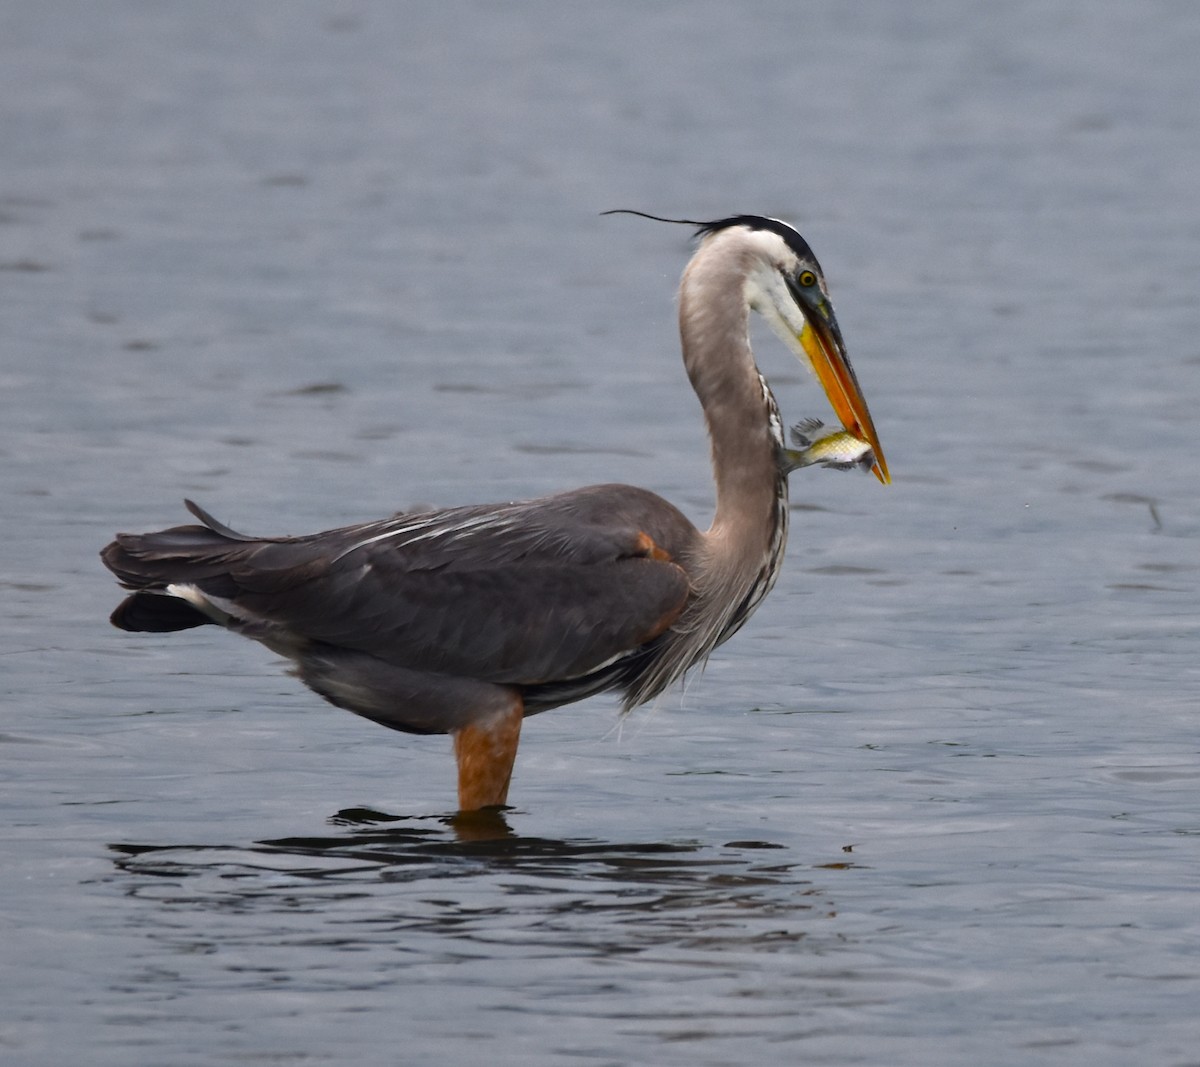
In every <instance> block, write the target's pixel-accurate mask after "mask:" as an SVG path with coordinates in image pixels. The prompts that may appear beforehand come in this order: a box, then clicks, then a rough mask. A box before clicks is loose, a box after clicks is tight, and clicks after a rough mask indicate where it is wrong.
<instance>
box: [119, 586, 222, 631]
mask: <svg viewBox="0 0 1200 1067" xmlns="http://www.w3.org/2000/svg"><path fill="white" fill-rule="evenodd" d="M109 620H110V621H111V622H112V624H113V625H114V626H116V627H117V628H118V629H121V630H129V631H131V632H133V633H152V634H163V633H169V632H171V631H173V630H190V629H191V628H192V627H193V626H204V625H205V624H206V623H211V622H213V620H212V619H210V618H209V617H208V616H207V615H205V614H203V613H202V612H200V611H197V610H196V609H195V608H194V607H192V605H191V604H189V603H188V602H187V601H186V600H181V599H179V597H175V596H171V595H170V594H168V593H133V594H132V595H131V596H127V597H126V598H125V599H124V600H122V601H121V603H120V604H119V605H118V606H117V610H116V611H114V612H113V613H112V615H111V616H110V617H109Z"/></svg>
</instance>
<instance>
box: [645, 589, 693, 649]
mask: <svg viewBox="0 0 1200 1067" xmlns="http://www.w3.org/2000/svg"><path fill="white" fill-rule="evenodd" d="M687 598H688V593H687V589H686V588H685V589H684V590H683V592H682V594H681V595H680V597H679V600H678V601H677V602H676V603H674V604H672V605H671V607H670V608H669V609H667V611H665V612H664V613H663V614H662V615H661V616H659V618H658V620H657V621H656V622H655V623H654V625H653V626H651V627H650V629H649V630H648V631H646V633H645V634H644V635H643V636H642V637H641V638H640V640H639V641H638V643H639V644H643V645H644V644H645V643H646V642H647V641H653V640H654V639H655V638H656V637H657V636H658V635H659V634H661V633H665V632H666V631H667V630H669V629H670V628H671V627H672V626H673V625H674V624H675V620H676V619H678V618H679V616H680V615H682V614H683V609H684V608H685V607H686V606H687Z"/></svg>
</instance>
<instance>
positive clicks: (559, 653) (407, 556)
mask: <svg viewBox="0 0 1200 1067" xmlns="http://www.w3.org/2000/svg"><path fill="white" fill-rule="evenodd" d="M632 214H640V213H638V212H633V213H632ZM662 221H670V222H685V223H688V224H689V225H694V226H696V227H697V228H698V229H697V236H698V237H699V238H700V244H699V247H698V248H697V249H696V252H695V254H694V255H693V256H692V259H691V261H690V262H689V263H688V265H687V269H686V270H685V271H684V274H683V281H682V283H681V286H680V290H679V330H680V335H681V340H682V345H683V362H684V366H685V367H686V368H687V374H688V377H689V378H690V379H691V383H692V387H693V389H695V391H696V395H697V396H698V397H699V399H700V404H701V406H702V408H703V409H704V416H705V420H706V422H707V425H708V432H709V437H710V439H711V442H712V466H713V476H714V479H715V482H716V514H715V516H714V518H713V521H712V526H711V527H710V528H709V529H708V530H707V531H701V530H698V529H697V528H696V527H695V526H693V525H692V524H691V522H689V521H688V520H687V519H686V518H685V517H684V516H683V515H682V514H681V513H680V512H679V511H678V510H677V509H676V508H675V507H674V506H673V505H671V504H669V503H667V501H665V500H663V499H662V498H661V497H659V496H656V495H655V494H654V493H651V492H648V491H647V490H645V489H638V488H635V487H634V486H629V485H594V486H589V487H588V488H585V489H576V490H573V491H571V492H565V493H558V494H556V495H553V496H547V497H541V498H539V499H536V500H527V501H522V502H519V503H506V504H485V505H481V506H469V507H453V508H446V509H444V510H439V511H428V512H421V513H413V514H399V515H395V516H393V517H392V518H388V519H382V520H380V521H378V522H368V523H363V524H361V525H356V526H346V527H343V528H341V529H336V530H327V531H325V532H323V533H317V534H312V535H310V536H307V537H249V536H246V535H245V534H240V533H237V532H235V531H233V530H231V529H229V528H228V527H226V526H224V525H222V524H221V523H219V522H217V521H216V520H215V519H213V518H212V517H210V516H209V515H208V514H207V513H206V512H204V511H203V510H202V509H201V508H199V507H197V506H196V505H195V504H193V503H191V502H190V501H188V502H187V507H188V509H189V510H190V511H191V513H192V514H193V515H194V516H195V517H196V518H197V519H199V520H200V522H201V523H202V525H198V526H197V525H189V526H177V527H174V528H172V529H169V530H163V531H161V532H159V533H149V534H119V535H118V536H117V539H116V540H115V541H113V542H112V543H111V544H110V545H108V547H107V548H105V549H104V551H103V553H102V556H103V559H104V562H105V564H106V565H107V566H108V567H109V568H110V569H111V570H112V571H113V573H114V574H115V575H116V576H117V578H118V579H119V580H120V581H121V583H122V585H124V586H125V588H127V589H130V590H133V592H132V593H131V595H129V596H128V597H127V598H126V599H125V600H124V602H123V603H122V604H121V605H120V606H119V607H118V608H117V610H116V611H115V612H114V613H113V616H112V621H113V623H114V624H115V625H116V626H118V627H120V628H121V629H124V630H137V631H150V632H164V631H169V630H183V629H187V628H189V627H192V626H201V625H204V624H206V623H216V624H218V625H221V626H224V627H226V628H227V629H230V630H233V631H235V632H237V633H240V634H244V635H245V636H247V637H251V638H254V639H255V640H257V641H260V642H262V643H263V644H264V645H266V646H267V647H268V648H270V649H272V650H273V651H275V652H277V653H280V654H282V655H283V656H286V657H287V658H288V659H290V660H291V661H292V663H293V665H294V671H295V673H296V674H297V675H298V676H299V677H300V678H301V679H302V680H303V681H304V682H305V683H306V684H307V685H308V686H309V687H311V688H312V689H313V690H315V691H316V692H317V693H319V694H320V695H321V696H322V697H324V698H325V699H326V700H328V701H329V702H330V703H332V704H336V705H337V706H338V707H342V708H346V709H348V710H350V711H353V712H355V713H357V714H359V715H362V716H365V717H366V718H368V719H372V720H374V721H375V722H378V723H380V724H382V725H384V726H388V727H390V728H392V729H394V730H402V731H405V732H408V733H417V734H424V733H450V734H453V735H454V748H455V754H456V757H457V761H458V802H459V807H460V809H461V810H463V811H470V810H475V809H478V808H484V807H491V806H495V805H501V804H504V803H505V802H506V800H507V796H508V784H509V779H510V777H511V775H512V767H513V761H514V759H515V758H516V752H517V743H518V740H519V737H520V730H521V720H522V719H523V717H524V716H526V715H533V714H536V713H537V712H541V711H546V710H547V709H549V708H554V707H558V706H559V705H562V704H567V703H570V702H571V701H575V700H580V699H582V698H583V697H586V696H590V695H591V694H593V693H599V692H602V691H605V690H613V689H615V690H619V691H620V692H621V693H622V695H623V697H624V707H625V709H626V710H628V709H630V708H633V707H635V706H636V705H638V704H641V703H643V702H645V701H647V700H650V699H651V698H653V697H654V696H656V695H657V694H659V693H661V692H662V691H663V690H664V689H666V688H667V687H668V686H669V685H670V684H671V683H672V682H674V681H675V680H676V679H678V678H679V677H680V676H681V675H682V674H683V673H684V672H685V671H687V670H688V668H690V667H692V666H694V665H695V664H697V663H699V662H701V661H703V660H704V659H705V658H706V657H707V656H708V655H709V653H711V652H712V650H713V649H714V648H716V647H717V646H718V645H719V644H721V643H722V642H723V641H725V640H726V639H727V638H729V637H730V636H732V635H733V634H734V633H735V632H736V631H737V630H738V629H739V627H741V625H742V624H743V623H744V622H745V621H746V620H747V619H748V618H749V617H750V615H751V613H752V612H753V611H754V609H755V608H756V607H757V606H758V604H759V603H760V602H761V601H762V599H763V597H764V596H766V594H767V592H768V591H769V590H770V588H771V586H772V585H773V584H774V582H775V577H776V575H777V573H778V571H779V567H780V562H781V559H782V556H783V548H784V542H785V540H786V538H787V527H788V506H787V504H788V497H787V475H788V472H789V471H790V470H791V469H792V467H793V466H794V465H795V464H794V463H792V462H791V460H792V458H794V456H795V453H791V452H789V451H788V450H787V449H786V448H785V447H784V441H783V433H782V421H781V419H780V415H779V408H778V407H777V405H776V403H775V398H774V396H773V395H772V394H771V390H770V388H769V387H768V385H767V382H766V379H764V378H763V376H762V375H761V374H760V373H759V370H758V367H757V366H756V364H755V362H754V356H753V354H752V353H751V351H750V342H749V337H748V319H749V312H750V310H751V309H753V310H755V311H757V312H759V313H760V314H761V315H763V316H764V317H765V318H766V320H767V322H768V323H769V324H770V325H771V326H772V327H773V328H774V330H775V332H776V333H777V334H778V335H779V336H780V337H781V338H782V339H783V341H784V342H785V343H786V344H787V345H788V346H789V347H790V348H791V349H792V350H793V351H794V352H795V353H796V355H797V356H798V357H799V358H800V359H801V360H802V361H803V362H807V363H808V364H809V365H810V366H811V368H812V369H813V371H814V372H815V373H816V376H817V378H818V380H819V381H820V382H821V385H822V386H823V387H824V389H825V392H826V395H827V396H828V397H829V400H830V402H831V404H832V406H833V409H834V411H835V412H836V413H837V416H838V418H839V419H840V420H841V422H842V425H843V426H844V427H845V428H846V429H847V430H850V431H851V432H852V433H854V434H855V435H856V436H858V437H860V438H862V439H863V440H864V441H865V442H867V443H868V444H869V445H870V446H871V448H872V450H873V456H874V466H873V469H874V472H875V474H876V476H877V477H878V478H879V479H880V481H882V482H887V481H888V473H887V466H886V463H885V460H884V457H883V452H882V451H881V450H880V447H879V441H878V438H877V437H876V434H875V428H874V426H873V425H872V422H871V416H870V413H869V411H868V410H867V404H866V401H865V399H864V398H863V395H862V392H861V390H860V389H859V386H858V381H857V379H856V378H855V375H854V371H853V369H852V368H851V366H850V361H849V359H848V358H847V356H846V350H845V345H844V343H843V341H842V335H841V330H840V329H839V327H838V323H837V319H836V318H835V316H834V312H833V306H832V304H831V303H830V301H829V292H828V290H827V288H826V285H825V278H824V275H823V274H822V273H821V268H820V266H819V265H818V263H817V260H816V257H815V256H814V255H813V253H812V250H811V249H810V248H809V247H808V244H807V242H806V241H805V240H804V238H803V237H801V236H800V234H799V233H797V232H796V231H795V230H794V229H792V228H791V227H790V226H788V225H787V224H786V223H783V222H780V221H778V220H777V219H769V218H763V217H760V216H757V215H736V216H732V217H730V218H724V219H718V220H716V221H715V222H703V223H698V222H693V221H691V220H686V219H682V220H680V219H668V220H662Z"/></svg>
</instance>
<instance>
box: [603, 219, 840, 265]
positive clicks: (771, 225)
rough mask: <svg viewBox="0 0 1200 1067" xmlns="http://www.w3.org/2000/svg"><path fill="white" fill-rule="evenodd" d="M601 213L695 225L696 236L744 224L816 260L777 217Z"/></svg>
mask: <svg viewBox="0 0 1200 1067" xmlns="http://www.w3.org/2000/svg"><path fill="white" fill-rule="evenodd" d="M600 214H601V215H636V216H638V218H643V219H651V220H653V221H654V222H671V223H676V224H678V225H681V226H695V227H696V233H695V236H696V237H707V236H708V235H709V234H710V233H716V232H717V231H718V230H725V229H728V228H729V227H731V226H746V227H747V228H749V229H751V230H767V231H769V232H770V233H774V234H778V235H779V236H780V237H782V238H783V240H784V242H785V243H786V244H787V246H788V248H790V249H791V250H792V251H793V252H795V253H796V255H797V256H799V257H800V258H801V259H805V260H811V261H812V262H813V263H815V262H816V260H817V257H816V256H814V255H813V251H812V249H811V248H809V246H808V242H807V241H806V240H805V239H804V238H803V237H801V236H800V234H799V233H797V231H796V230H795V229H793V228H792V227H791V226H789V225H788V224H787V223H786V222H781V221H780V220H779V219H770V218H767V217H766V216H765V215H730V216H728V217H727V218H723V219H714V220H713V221H712V222H701V221H699V220H698V219H668V218H663V216H661V215H650V214H647V213H646V212H645V211H634V210H633V209H632V208H614V209H613V210H612V211H602V212H600Z"/></svg>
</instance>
